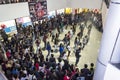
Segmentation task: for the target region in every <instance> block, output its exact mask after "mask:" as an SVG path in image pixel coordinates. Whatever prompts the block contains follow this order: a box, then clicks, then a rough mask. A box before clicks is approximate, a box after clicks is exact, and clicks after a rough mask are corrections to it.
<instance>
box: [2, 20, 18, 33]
mask: <svg viewBox="0 0 120 80" xmlns="http://www.w3.org/2000/svg"><path fill="white" fill-rule="evenodd" d="M1 29H4V31H5V32H6V33H7V34H14V33H17V28H16V23H15V20H9V21H3V22H0V30H1Z"/></svg>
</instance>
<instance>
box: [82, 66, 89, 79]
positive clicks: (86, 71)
mask: <svg viewBox="0 0 120 80" xmlns="http://www.w3.org/2000/svg"><path fill="white" fill-rule="evenodd" d="M82 71H83V74H84V76H85V80H90V79H89V74H90V71H89V69H88V65H87V64H84V68H83V69H82Z"/></svg>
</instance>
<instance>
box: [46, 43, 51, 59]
mask: <svg viewBox="0 0 120 80" xmlns="http://www.w3.org/2000/svg"><path fill="white" fill-rule="evenodd" d="M46 49H47V51H48V55H47V57H48V56H49V55H50V52H51V45H50V43H49V42H47V46H46Z"/></svg>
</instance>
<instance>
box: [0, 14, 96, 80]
mask: <svg viewBox="0 0 120 80" xmlns="http://www.w3.org/2000/svg"><path fill="white" fill-rule="evenodd" d="M92 14H94V13H92V12H89V13H87V12H82V13H80V14H75V15H73V14H61V15H57V16H55V17H54V18H51V19H45V21H43V22H42V23H41V22H38V23H37V24H36V23H35V24H34V25H33V26H28V27H22V26H19V27H17V30H18V33H17V34H14V35H13V36H12V37H11V39H8V36H7V34H6V33H5V32H4V30H2V31H1V36H2V38H3V41H2V42H1V44H2V45H1V48H2V47H3V48H4V50H5V51H6V53H5V55H6V57H7V58H6V59H3V57H2V56H0V57H1V58H0V64H1V66H2V70H3V72H4V74H5V76H6V77H7V78H8V80H92V77H93V75H94V64H93V63H91V65H90V67H91V68H90V69H88V65H87V64H85V65H84V68H83V69H81V70H79V66H78V62H79V59H80V57H81V54H80V53H81V50H84V47H85V45H87V43H88V41H89V38H90V33H91V29H92V24H89V25H88V24H87V22H88V21H89V20H91V17H90V16H89V17H88V15H92ZM78 25H79V32H76V27H78ZM68 28H69V29H70V30H69V31H68V33H67V34H65V36H64V38H63V39H62V40H61V39H60V36H59V35H60V34H62V33H63V31H64V29H66V30H67V29H68ZM85 29H86V30H87V31H86V34H85V33H84V30H85ZM55 30H57V33H56V32H55ZM75 34H77V36H76V37H75V39H74V48H73V49H74V52H73V53H74V55H75V58H76V61H75V64H70V62H69V56H70V55H71V53H72V52H71V46H70V44H71V42H72V41H71V39H72V38H73V36H74V35H75ZM48 38H51V40H50V41H48ZM34 43H35V44H36V46H37V47H36V48H37V49H35V48H34V46H33V44H34ZM41 43H44V47H41V46H40V44H41ZM51 43H53V44H54V46H51ZM53 47H54V49H53ZM44 50H47V52H48V54H47V56H45V55H44V53H43V51H44ZM53 52H54V53H57V52H59V53H60V54H59V57H58V58H56V57H55V56H54V54H53ZM0 54H3V50H2V49H1V50H0Z"/></svg>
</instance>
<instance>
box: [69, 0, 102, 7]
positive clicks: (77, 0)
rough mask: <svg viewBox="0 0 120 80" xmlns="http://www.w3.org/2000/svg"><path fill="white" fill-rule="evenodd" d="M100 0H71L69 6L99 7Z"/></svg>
mask: <svg viewBox="0 0 120 80" xmlns="http://www.w3.org/2000/svg"><path fill="white" fill-rule="evenodd" d="M101 3H102V0H71V8H89V9H100V8H101Z"/></svg>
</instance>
